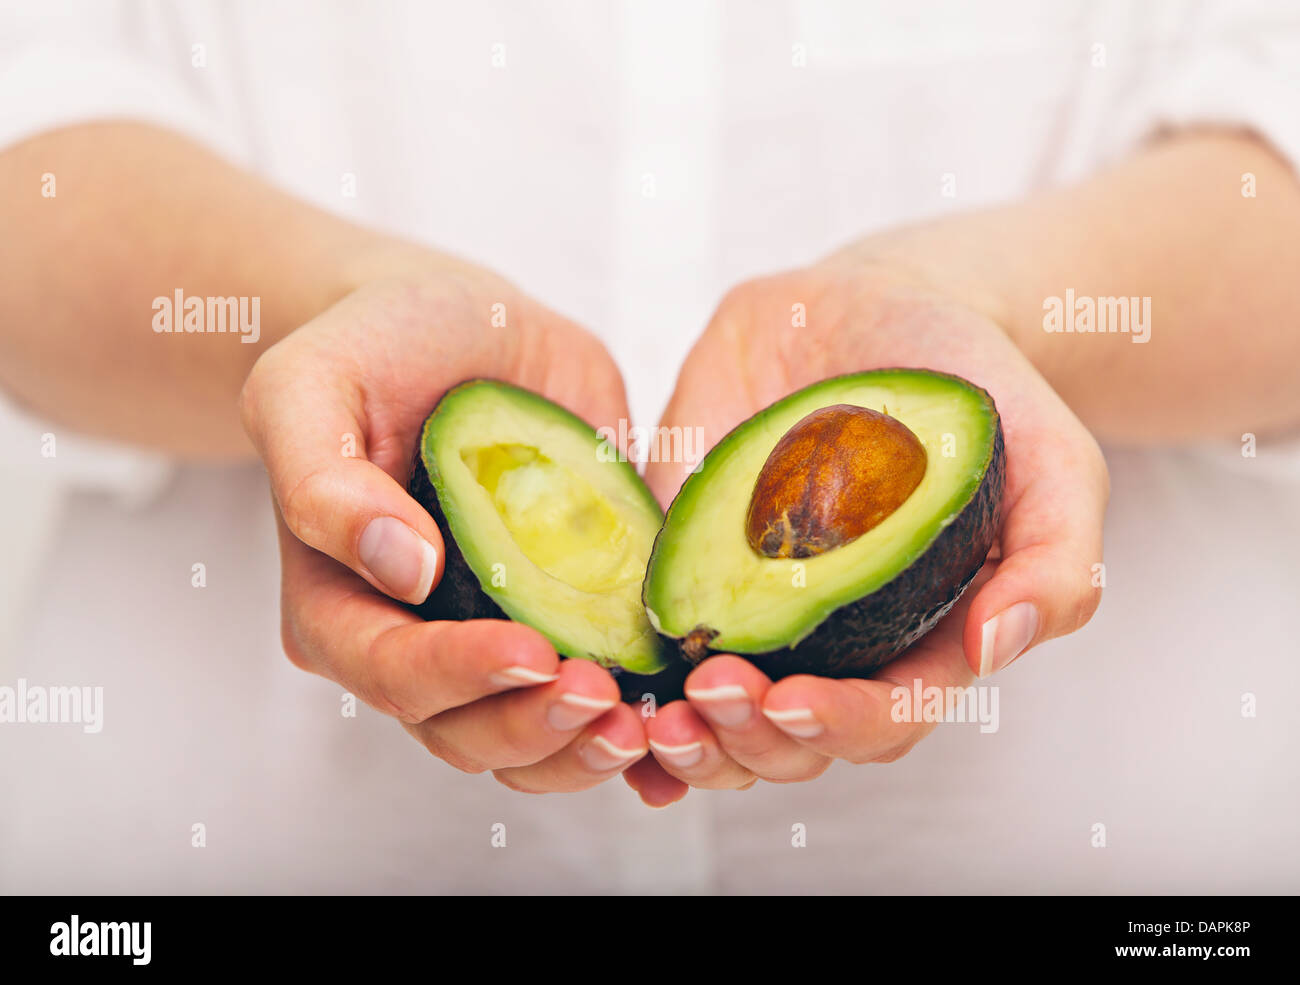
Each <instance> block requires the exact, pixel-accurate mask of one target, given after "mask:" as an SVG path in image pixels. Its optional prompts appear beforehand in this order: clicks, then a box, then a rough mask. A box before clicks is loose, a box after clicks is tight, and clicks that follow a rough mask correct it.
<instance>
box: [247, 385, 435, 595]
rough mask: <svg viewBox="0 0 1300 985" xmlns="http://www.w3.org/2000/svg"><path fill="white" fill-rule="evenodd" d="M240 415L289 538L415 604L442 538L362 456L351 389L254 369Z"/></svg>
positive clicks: (429, 583) (429, 581) (428, 585)
mask: <svg viewBox="0 0 1300 985" xmlns="http://www.w3.org/2000/svg"><path fill="white" fill-rule="evenodd" d="M240 413H241V416H242V418H243V422H244V428H245V430H246V431H247V432H248V435H249V437H250V438H251V439H252V441H253V444H254V445H255V446H256V448H257V450H258V453H259V454H260V455H261V457H262V460H263V461H264V462H265V463H266V468H267V471H268V473H269V474H270V478H271V489H272V492H273V493H274V495H275V499H276V503H277V504H278V506H279V509H280V514H281V516H283V518H284V522H285V525H286V526H287V527H288V528H289V530H290V531H292V533H293V534H294V536H295V537H297V538H298V539H299V540H301V541H302V542H303V543H304V544H307V545H308V546H309V547H313V548H315V549H316V550H318V551H321V552H322V553H324V554H328V555H329V556H330V557H332V558H334V559H335V560H336V561H339V562H341V563H342V564H345V565H347V566H348V567H349V568H351V569H352V570H353V571H355V572H356V573H357V574H358V575H360V576H361V577H362V578H364V579H365V580H366V581H368V582H369V583H370V584H371V585H373V586H374V587H375V588H377V589H378V590H379V591H381V592H384V593H385V594H387V595H391V596H392V597H393V598H396V599H400V600H402V601H404V602H410V603H413V604H418V603H420V602H423V601H424V600H425V599H426V598H427V597H428V595H429V593H430V592H431V591H432V590H433V587H434V585H436V584H437V583H438V580H439V579H440V578H441V577H442V564H443V542H442V536H441V535H440V534H439V532H438V526H437V524H436V523H435V522H434V520H433V518H432V517H431V516H430V515H429V514H428V512H426V511H425V509H424V508H423V507H421V506H420V504H419V503H417V502H416V501H415V500H414V499H412V498H411V497H410V496H409V495H408V494H407V492H406V489H405V488H404V487H403V485H402V484H401V483H400V482H398V481H397V479H395V478H394V477H393V476H392V475H390V474H389V473H388V472H385V471H384V470H383V469H381V468H380V467H379V466H378V465H375V464H374V463H373V462H371V461H370V460H369V459H368V458H367V457H366V456H367V452H366V448H365V435H366V427H365V424H364V421H365V418H364V413H363V410H362V407H361V400H360V396H359V394H357V393H355V392H354V391H349V390H348V389H346V388H341V387H337V386H332V385H330V384H329V383H328V382H320V381H319V377H313V375H312V374H306V373H301V372H294V373H290V372H285V371H284V370H283V369H277V368H275V367H273V366H272V365H270V364H268V365H264V366H261V367H260V368H259V367H258V366H255V367H254V369H253V372H252V373H251V374H250V375H249V378H248V381H247V383H246V384H245V386H244V390H243V393H242V394H241V396H240Z"/></svg>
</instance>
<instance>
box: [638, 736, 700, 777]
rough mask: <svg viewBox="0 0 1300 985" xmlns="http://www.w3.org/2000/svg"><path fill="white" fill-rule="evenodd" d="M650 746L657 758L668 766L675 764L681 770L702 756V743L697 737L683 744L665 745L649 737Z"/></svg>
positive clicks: (696, 761)
mask: <svg viewBox="0 0 1300 985" xmlns="http://www.w3.org/2000/svg"><path fill="white" fill-rule="evenodd" d="M650 748H651V749H653V750H654V751H655V756H656V757H657V758H658V759H662V760H663V761H664V762H665V763H667V764H668V765H669V766H676V767H677V768H678V769H683V770H686V769H690V768H691V767H692V766H694V765H695V764H696V763H698V762H699V761H700V760H701V759H703V758H704V743H703V742H701V741H700V740H699V739H696V740H695V741H694V742H688V743H686V744H685V745H684V746H667V745H664V744H663V743H662V742H655V740H654V739H651V740H650Z"/></svg>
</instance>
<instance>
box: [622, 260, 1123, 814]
mask: <svg viewBox="0 0 1300 985" xmlns="http://www.w3.org/2000/svg"><path fill="white" fill-rule="evenodd" d="M888 366H916V367H924V368H928V369H936V370H942V371H946V372H951V373H956V374H958V375H960V376H963V377H966V378H968V379H970V380H971V381H972V382H974V383H976V384H978V385H980V386H982V387H984V388H985V389H987V390H988V391H989V392H990V393H991V394H992V395H993V397H994V399H995V401H996V402H997V406H998V410H999V412H1000V413H1001V416H1002V425H1003V429H1004V434H1005V440H1006V455H1007V485H1006V493H1005V496H1004V499H1003V507H1002V510H1003V520H1002V525H1001V528H1000V532H999V537H998V540H997V541H996V542H995V544H994V548H993V551H992V552H991V554H990V558H989V561H988V563H986V564H985V566H984V569H983V570H982V571H981V572H980V574H979V576H978V577H977V578H976V580H975V582H974V583H973V584H972V586H971V587H970V588H969V589H968V590H967V592H966V594H965V595H964V596H963V597H962V599H961V601H960V602H959V603H958V604H957V606H955V607H954V609H953V610H952V612H950V613H949V615H948V616H947V617H945V618H944V619H943V620H942V621H941V622H940V623H939V625H938V626H937V627H936V628H935V629H934V630H933V631H932V632H930V633H929V634H928V635H927V636H925V637H924V638H923V639H922V640H920V641H919V642H918V643H917V644H916V645H914V646H913V647H911V648H910V649H909V650H907V651H906V652H905V653H904V654H903V655H901V656H900V657H898V658H897V659H895V660H894V661H892V662H891V663H889V664H887V665H885V666H884V667H883V668H881V669H880V670H879V671H878V672H877V673H876V674H875V675H873V676H872V677H871V678H870V679H867V680H855V679H846V680H832V679H829V678H822V677H816V676H812V675H798V676H793V677H787V678H785V679H783V680H781V681H779V682H775V683H774V682H773V681H771V680H770V679H769V678H768V677H767V676H766V675H765V674H763V672H762V671H760V670H759V669H758V668H757V667H755V666H754V665H753V664H751V663H750V662H749V661H747V660H745V659H743V658H742V657H740V656H732V655H719V656H714V657H712V658H710V659H707V660H705V661H704V662H703V663H702V664H701V665H700V666H699V667H697V668H696V669H695V670H694V671H693V672H692V673H691V675H690V677H689V678H688V679H687V681H686V696H687V700H685V701H679V702H674V703H673V704H670V705H667V706H665V707H663V708H661V709H659V711H658V714H657V715H656V716H654V717H653V718H651V719H649V720H648V721H647V722H646V725H647V736H648V738H649V741H650V746H651V749H652V750H653V752H654V756H655V758H656V760H657V761H658V762H659V763H660V764H661V765H662V766H663V768H664V769H665V770H666V771H667V772H668V773H669V774H670V775H672V776H674V777H677V778H679V779H681V780H683V781H685V782H687V783H689V784H691V785H692V786H697V787H707V788H727V789H733V788H743V787H746V786H749V785H750V784H752V783H753V782H754V781H755V779H765V780H770V781H773V782H794V781H801V780H810V779H813V778H814V777H816V776H818V775H820V774H821V773H822V772H823V771H824V770H825V769H826V768H827V766H828V765H829V764H830V762H831V761H832V760H834V759H847V760H849V761H851V762H854V763H866V762H891V761H893V760H895V759H898V758H899V757H900V756H902V755H904V754H905V753H906V752H907V751H908V750H910V749H911V748H912V747H913V746H914V745H916V743H917V742H918V741H920V739H922V738H923V737H924V736H925V735H926V734H927V733H928V732H929V731H930V729H932V728H933V723H932V722H913V721H895V720H894V716H893V715H892V714H891V709H892V708H893V707H894V704H895V700H894V697H893V692H894V689H895V688H896V687H899V686H903V687H906V688H908V689H909V691H910V690H911V689H912V687H913V686H914V682H915V681H920V682H921V683H920V686H921V687H931V686H937V687H939V688H946V687H962V686H966V685H968V684H970V683H971V682H972V680H973V679H974V678H975V677H976V675H979V676H987V675H989V674H991V673H993V672H995V671H998V670H1001V669H1003V668H1004V667H1006V666H1007V665H1008V664H1009V663H1011V662H1012V661H1013V660H1015V659H1016V658H1017V657H1019V656H1020V655H1021V654H1023V653H1024V652H1025V651H1026V650H1028V649H1030V648H1032V647H1033V646H1036V645H1037V644H1039V643H1042V642H1043V641H1045V640H1049V639H1052V638H1053V637H1056V636H1062V635H1065V634H1067V633H1071V632H1074V631H1075V630H1077V629H1079V628H1080V627H1081V626H1083V625H1084V624H1085V623H1086V622H1087V621H1088V620H1089V618H1091V616H1092V614H1093V612H1094V611H1095V609H1096V607H1097V604H1098V601H1099V599H1100V591H1099V589H1098V588H1096V587H1094V583H1095V582H1096V581H1097V579H1096V577H1095V572H1096V570H1097V569H1096V568H1095V567H1094V566H1096V565H1098V564H1100V562H1101V554H1102V518H1103V514H1104V512H1105V508H1106V501H1107V497H1108V495H1109V480H1108V477H1107V471H1106V464H1105V461H1104V459H1103V458H1102V455H1101V451H1100V449H1099V448H1098V446H1097V443H1096V441H1095V440H1094V439H1093V438H1092V436H1091V434H1089V432H1088V431H1087V430H1086V429H1085V428H1084V426H1083V425H1082V424H1081V423H1080V422H1079V420H1078V419H1077V418H1076V417H1075V415H1074V414H1073V413H1072V412H1071V411H1070V409H1069V408H1068V407H1067V406H1066V405H1065V403H1064V402H1062V400H1061V399H1060V398H1059V397H1058V396H1057V394H1056V393H1055V391H1054V390H1053V389H1052V388H1051V386H1050V385H1048V383H1047V382H1046V381H1045V380H1044V379H1043V378H1042V376H1040V375H1039V373H1038V372H1037V371H1036V370H1035V369H1034V367H1033V366H1032V365H1031V363H1030V362H1029V361H1028V359H1027V358H1026V357H1025V356H1024V355H1023V354H1022V353H1021V352H1020V350H1019V349H1018V348H1017V347H1016V345H1015V344H1014V343H1013V342H1012V341H1011V340H1010V339H1009V338H1008V337H1007V335H1006V333H1004V332H1003V331H1002V329H1001V328H1000V327H999V326H998V325H997V324H996V323H995V322H994V321H993V320H992V319H991V318H989V317H988V316H986V315H984V314H982V313H981V312H980V311H979V310H977V309H976V308H974V307H971V306H968V305H966V304H963V303H961V302H959V301H957V300H956V299H955V297H954V296H952V295H950V294H949V293H948V292H946V291H945V290H943V289H942V288H941V287H938V286H936V285H935V284H934V283H933V282H931V281H928V280H925V279H923V278H921V277H919V276H917V274H916V273H915V271H911V270H904V269H901V268H891V266H890V265H889V264H887V263H864V262H862V261H861V260H860V259H854V258H852V257H839V258H834V259H832V260H830V261H827V262H826V263H824V264H822V265H819V266H817V267H812V268H808V269H805V270H800V271H796V272H793V273H789V274H783V275H780V276H776V277H770V278H765V279H763V280H759V281H754V282H751V283H748V284H745V285H742V286H741V287H739V288H737V289H735V290H734V291H732V292H731V294H729V295H728V297H727V298H726V299H725V300H724V302H723V303H722V305H721V307H720V308H719V310H718V312H717V313H716V315H715V316H714V318H713V320H712V322H711V323H710V325H709V327H708V329H707V330H706V331H705V332H704V334H703V336H702V337H701V338H700V339H699V341H698V342H697V343H696V345H695V347H694V349H693V350H692V352H691V354H690V356H689V357H688V359H687V361H686V363H685V365H684V366H683V368H682V371H681V374H680V376H679V378H678V385H677V389H676V392H675V393H674V395H673V398H672V400H671V401H670V402H669V406H668V409H667V411H666V412H665V415H664V421H663V424H664V425H665V426H668V427H673V426H677V427H695V426H700V427H703V428H704V431H705V438H706V444H708V445H710V446H711V445H712V444H713V443H715V442H716V441H717V440H718V439H719V438H721V437H722V436H723V435H724V434H725V433H726V432H727V431H728V430H730V429H731V428H732V427H734V426H735V425H736V424H738V423H740V422H741V421H743V420H744V419H746V418H747V417H749V416H751V415H752V414H754V413H755V412H756V411H758V410H760V409H762V408H763V407H766V406H767V405H768V404H770V403H772V402H773V401H775V400H777V399H778V398H780V397H782V396H784V395H786V394H787V393H790V392H791V391H793V390H796V389H799V388H800V387H803V386H806V385H808V384H810V383H813V382H815V381H817V380H820V379H823V378H825V377H828V376H835V375H838V374H841V373H847V372H853V371H858V370H867V369H874V368H880V367H888ZM687 467H688V466H686V465H684V464H680V463H679V464H668V463H661V464H652V465H651V466H650V468H649V471H648V474H647V480H648V481H649V483H650V486H651V488H652V489H654V490H655V493H656V495H658V496H659V498H660V500H661V501H663V502H664V503H665V504H666V503H667V502H668V501H669V500H670V499H671V498H672V496H673V495H674V494H675V493H676V491H677V489H678V487H679V486H680V484H681V482H682V480H683V479H684V478H685V475H686V469H687ZM647 773H648V771H647ZM628 780H629V782H631V783H632V784H633V785H634V786H637V785H638V784H637V782H636V781H637V777H636V775H635V774H633V775H631V776H629V777H628ZM641 792H642V796H643V797H646V798H647V799H650V800H653V799H654V797H653V791H650V790H645V789H643V790H642V791H641Z"/></svg>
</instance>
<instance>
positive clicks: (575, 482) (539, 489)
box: [408, 380, 671, 693]
mask: <svg viewBox="0 0 1300 985" xmlns="http://www.w3.org/2000/svg"><path fill="white" fill-rule="evenodd" d="M408 488H409V490H410V492H411V495H412V496H414V497H415V498H416V499H417V500H418V501H419V502H420V503H421V504H422V505H423V506H424V508H425V509H427V510H428V511H429V513H430V514H431V515H432V516H433V518H434V520H435V521H436V522H437V524H438V529H439V530H440V531H441V532H442V538H443V543H444V546H445V550H446V555H447V556H446V560H445V566H444V571H443V576H442V581H441V582H440V583H439V585H438V587H437V588H436V589H435V590H434V592H433V594H432V595H430V596H429V598H428V600H426V601H425V602H424V604H422V605H420V606H418V607H417V611H418V612H419V613H420V614H421V615H422V616H424V618H426V619H491V618H496V619H499V618H503V617H507V618H510V619H513V620H515V621H517V622H522V623H526V624H527V625H529V626H532V627H533V628H534V629H536V630H538V631H539V632H541V633H542V634H543V635H544V636H546V638H547V639H548V640H550V641H551V643H552V644H553V645H554V646H555V649H556V650H557V651H558V652H559V653H561V654H563V655H565V656H567V657H579V658H583V659H587V660H594V661H596V662H597V663H599V664H601V665H602V666H605V667H609V668H611V669H614V670H616V671H619V670H621V671H626V672H630V674H628V675H627V676H628V677H629V680H631V679H632V678H631V675H649V674H655V673H657V672H659V671H661V670H663V669H664V668H665V667H666V666H667V665H668V663H669V659H670V657H671V653H670V651H669V650H668V648H666V647H665V646H664V645H663V643H662V641H661V640H660V638H659V637H658V636H657V635H656V633H655V631H654V629H653V628H652V627H651V626H650V623H649V621H648V620H647V619H646V614H645V609H644V608H643V607H642V604H641V583H642V580H643V579H644V577H645V566H646V560H647V559H648V558H649V556H650V548H651V546H652V544H653V542H654V537H655V534H656V532H657V531H658V530H659V526H660V523H661V522H662V520H663V512H662V510H660V508H659V504H658V503H657V502H656V501H655V498H654V496H653V495H652V494H651V493H650V490H649V489H647V488H646V486H645V483H644V482H642V481H641V477H640V476H638V475H637V473H636V470H635V469H634V468H633V467H632V466H631V465H630V464H629V463H628V462H626V461H618V460H617V454H616V452H615V453H614V454H611V448H610V446H609V445H608V444H606V443H605V442H604V441H603V440H602V439H601V438H600V436H599V435H597V434H596V432H595V430H594V429H593V428H592V427H591V426H590V425H588V424H586V423H584V422H583V421H582V420H580V419H579V418H578V417H575V416H574V415H573V414H571V413H569V412H568V411H567V410H565V409H564V408H562V407H560V406H558V405H556V404H554V403H551V402H550V401H549V400H546V399H545V398H544V397H540V396H538V395H537V394H535V393H531V392H529V391H527V390H522V389H520V388H519V387H515V386H511V385H509V384H507V383H501V382H498V381H496V380H471V381H468V382H466V383H462V384H460V385H459V386H457V387H454V388H453V389H451V390H449V391H447V393H446V394H445V395H444V396H443V398H442V400H440V401H439V402H438V406H437V407H436V408H434V411H433V413H432V414H430V415H429V418H428V419H427V420H426V421H425V423H424V431H423V434H422V436H421V439H420V447H419V449H418V450H417V452H416V456H415V462H414V465H413V466H412V470H411V479H410V483H409V486H408ZM624 683H625V685H626V683H627V682H624ZM626 691H627V688H626V686H625V693H626Z"/></svg>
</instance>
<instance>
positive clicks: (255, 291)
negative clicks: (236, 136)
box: [0, 123, 416, 459]
mask: <svg viewBox="0 0 1300 985" xmlns="http://www.w3.org/2000/svg"><path fill="white" fill-rule="evenodd" d="M47 173H48V174H51V175H53V176H54V180H55V182H56V184H55V186H54V190H55V194H54V196H53V197H45V196H43V195H42V187H43V178H42V176H43V175H45V174H47ZM0 195H2V196H3V199H2V200H0V212H3V214H4V215H5V216H6V217H7V221H6V226H7V227H8V229H9V231H10V235H7V236H4V237H0V386H3V387H4V388H5V389H6V391H7V392H8V393H9V394H10V395H11V396H12V397H14V398H15V399H16V400H17V401H18V402H19V403H21V404H23V405H25V406H26V407H27V408H29V409H31V410H32V411H34V412H36V413H38V414H40V415H41V416H43V417H45V418H47V419H50V420H52V421H54V422H55V423H58V424H64V425H67V426H69V427H72V428H75V429H77V430H80V431H84V432H87V433H92V434H96V435H101V436H106V437H112V438H117V439H120V440H124V441H129V442H133V443H137V444H143V445H147V446H151V447H155V448H159V449H162V450H165V451H168V452H171V453H174V454H178V455H181V456H184V457H190V458H205V459H230V458H239V457H243V456H245V455H250V454H251V448H250V447H249V446H248V445H247V442H246V440H245V438H244V435H243V432H242V429H241V428H240V426H239V418H238V413H237V411H236V409H235V408H236V398H237V396H238V393H239V389H240V386H241V385H242V383H243V381H244V378H245V377H246V376H247V374H248V370H249V369H250V368H251V366H252V364H253V362H254V361H255V360H256V358H257V357H258V355H259V354H260V353H261V352H262V351H264V350H265V349H266V348H267V347H268V346H270V345H272V344H273V343H274V342H276V341H277V340H278V339H280V338H282V337H283V336H284V335H285V334H286V333H288V332H290V331H292V330H293V329H294V328H296V327H298V326H299V325H301V324H302V323H303V322H305V321H307V320H309V319H310V318H312V317H313V316H314V315H316V314H317V313H319V312H320V311H322V310H324V309H325V308H326V307H328V306H329V305H330V304H331V303H333V302H334V301H335V300H337V299H338V298H339V297H341V296H342V295H343V294H345V293H347V291H348V290H350V289H351V288H352V287H353V286H355V284H356V283H357V282H358V281H359V280H362V279H364V278H365V277H366V276H368V275H370V274H371V273H372V272H373V271H372V270H371V269H370V268H378V267H384V266H400V265H401V264H403V263H410V262H414V261H413V260H412V259H411V256H412V255H413V254H414V253H415V252H416V251H414V249H413V248H409V247H404V246H403V245H401V244H397V243H394V242H392V241H390V240H386V239H383V238H381V237H379V236H377V235H375V234H372V233H370V232H368V231H366V230H364V229H361V228H359V227H357V226H354V225H352V224H350V223H348V222H346V221H343V220H341V219H338V218H336V217H334V216H331V215H329V214H327V213H324V212H322V211H320V210H318V209H315V208H312V207H310V206H308V205H306V204H304V203H302V202H299V201H297V200H295V199H293V198H291V197H289V196H288V195H285V194H283V193H281V192H279V191H277V190H276V189H274V188H272V187H271V186H269V185H267V184H265V183H264V182H261V181H259V180H258V179H256V178H254V177H252V176H250V175H248V174H245V173H243V172H241V171H239V170H238V169H236V168H233V167H231V166H229V165H228V164H226V163H224V162H223V161H221V160H220V159H218V158H217V157H215V156H214V155H212V154H210V153H208V152H207V151H205V150H204V149H202V148H200V147H198V146H196V145H194V144H192V143H190V142H188V141H186V140H184V139H182V138H180V137H178V136H176V135H173V134H170V133H167V132H165V131H161V130H157V129H153V128H149V127H145V126H140V125H135V124H126V123H107V124H91V125H85V126H79V127H74V128H70V129H66V130H60V131H55V132H51V133H47V134H43V135H41V136H38V137H35V138H33V139H32V140H29V141H26V142H24V143H22V144H20V145H18V146H15V147H12V148H10V149H8V150H6V151H5V152H4V153H2V154H0ZM178 291H179V292H181V295H182V297H183V298H186V299H188V298H199V299H206V298H209V297H213V298H244V299H248V301H247V302H246V304H245V306H244V309H243V310H244V313H246V314H247V315H248V316H250V317H251V315H252V313H253V310H254V309H253V306H252V299H253V298H257V299H259V300H258V302H257V308H256V312H257V315H258V324H257V326H256V330H255V331H249V330H247V326H246V325H245V326H242V327H241V330H240V331H239V332H235V328H236V326H235V325H230V324H227V325H226V329H227V331H226V332H225V333H219V334H218V333H216V332H214V331H211V330H212V329H215V328H216V327H217V326H215V325H211V324H207V323H206V322H205V321H203V320H202V319H206V318H207V317H208V312H207V309H206V305H205V308H204V311H203V312H202V314H200V315H197V316H196V317H197V318H199V319H200V321H198V323H197V324H199V325H200V326H202V327H203V328H205V329H207V330H206V331H200V332H194V331H189V332H187V331H185V316H186V312H185V310H184V309H183V308H182V309H179V310H172V309H173V308H174V301H175V297H176V293H177V292H178ZM156 299H161V300H159V301H158V302H157V303H155V300H156ZM164 309H166V310H164ZM232 310H237V309H232ZM213 313H214V314H216V313H217V310H216V308H214V309H213ZM222 314H223V315H224V312H222ZM164 321H166V322H169V323H170V327H171V329H172V331H170V332H165V331H160V330H159V328H160V327H162V326H163V323H164ZM191 327H193V323H192V325H191ZM232 333H234V334H232ZM254 337H256V339H257V340H256V341H255V342H253V341H245V339H249V340H251V339H253V338H254Z"/></svg>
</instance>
